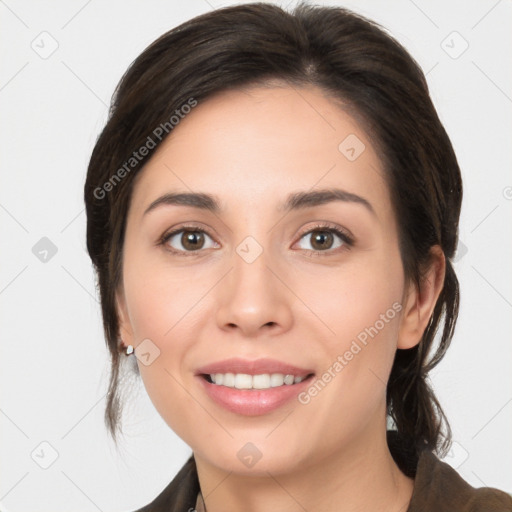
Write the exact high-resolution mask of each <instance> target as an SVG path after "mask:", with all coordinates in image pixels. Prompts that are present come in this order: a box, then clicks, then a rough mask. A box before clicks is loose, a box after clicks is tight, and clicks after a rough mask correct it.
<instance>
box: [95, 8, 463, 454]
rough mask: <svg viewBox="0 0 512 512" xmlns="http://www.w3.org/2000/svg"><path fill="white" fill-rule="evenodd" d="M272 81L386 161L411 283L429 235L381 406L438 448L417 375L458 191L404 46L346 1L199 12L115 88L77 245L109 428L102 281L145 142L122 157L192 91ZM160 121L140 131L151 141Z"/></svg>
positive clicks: (437, 321) (409, 433) (447, 302)
mask: <svg viewBox="0 0 512 512" xmlns="http://www.w3.org/2000/svg"><path fill="white" fill-rule="evenodd" d="M275 80H279V81H282V82H284V83H287V84H290V85H292V86H298V87H300V86H303V85H313V86H316V87H318V88H320V89H321V90H323V91H324V92H326V93H327V94H328V95H329V96H331V97H333V98H336V99H338V100H339V101H340V102H342V103H343V104H344V105H345V106H349V107H350V108H351V109H352V110H353V111H354V112H355V113H356V114H357V117H358V118H361V119H362V120H363V125H364V127H365V129H366V130H367V132H368V134H369V135H370V136H371V138H372V141H373V143H374V144H375V145H376V146H378V148H379V151H380V154H381V158H382V161H383V163H384V168H385V170H386V180H387V183H388V186H389V190H390V193H391V199H392V203H393V207H394V210H395V215H396V218H397V221H398V225H399V240H400V252H401V256H402V261H403V268H404V275H405V276H406V278H407V279H411V280H413V281H414V282H415V283H416V284H417V286H419V284H420V283H421V279H422V275H423V272H424V271H425V269H426V268H427V267H428V264H429V250H430V248H431V247H432V246H433V245H435V244H439V245H440V246H441V248H442V250H443V252H444V254H445V256H446V274H445V280H444V287H443V289H442V292H441V294H440V297H439V299H438V301H437V304H436V306H435V309H434V312H433V315H432V317H431V318H430V321H429V324H428V326H427V328H426V330H425V332H424V334H423V337H422V340H421V342H420V343H419V345H417V346H416V347H414V348H411V349H409V350H397V353H396V357H395V361H394V364H393V368H392V371H391V375H390V378H389V382H388V385H387V409H388V415H389V417H390V418H391V419H392V420H393V422H394V424H395V428H396V430H397V431H398V435H399V438H400V440H401V441H400V442H401V443H402V444H403V446H408V447H410V448H411V449H412V450H413V453H415V454H418V453H419V451H420V450H422V449H424V448H429V449H434V450H437V451H438V452H443V451H446V449H447V448H448V446H449V441H450V437H451V434H450V428H449V425H448V422H447V421H446V418H445V416H444V414H443V412H442V409H441V407H440V405H439V403H438V401H437V399H436V397H435V395H434V393H433V391H432V389H431V387H430V385H429V383H428V381H427V374H428V372H429V371H430V370H431V369H432V368H433V367H434V366H435V365H436V364H437V363H438V362H439V361H440V360H441V358H442V357H443V355H444V353H445V351H446V350H447V348H448V345H449V343H450V340H451V338H452V336H453V331H454V327H455V323H456V320H457V315H458V308H459V285H458V281H457V277H456V275H455V272H454V270H453V267H452V264H451V261H450V259H451V258H452V257H453V255H454V252H455V250H456V246H457V236H458V219H459V214H460V207H461V201H462V182H461V176H460V170H459V167H458V164H457V160H456V156H455V154H454V151H453V148H452V145H451V143H450V140H449V138H448V136H447V134H446V132H445V130H444V128H443V126H442V124H441V122H440V120H439V118H438V116H437V113H436V111H435V108H434V106H433V104H432V101H431V99H430V96H429V92H428V87H427V83H426V80H425V77H424V75H423V73H422V71H421V69H420V67H419V66H418V64H417V63H416V62H415V61H414V59H413V58H412V57H411V56H410V55H409V54H408V53H407V51H406V50H405V49H404V48H403V47H402V46H401V45H400V44H399V43H398V42H397V41H395V40H394V39H393V38H392V37H390V36H389V35H388V34H386V33H385V31H384V30H383V29H382V28H381V27H380V26H379V25H377V24H376V23H374V22H372V21H370V20H367V19H365V18H363V17H361V16H359V15H356V14H354V13H352V12H350V11H348V10H347V9H343V8H336V7H317V6H309V5H307V4H300V5H298V6H297V7H296V8H295V9H294V10H293V12H291V13H289V12H286V11H284V10H283V9H281V8H280V7H278V6H275V5H270V4H263V3H254V4H245V5H239V6H235V7H226V8H222V9H217V10H215V11H212V12H209V13H207V14H204V15H201V16H198V17H196V18H194V19H192V20H190V21H188V22H186V23H183V24H182V25H180V26H178V27H177V28H174V29H173V30H171V31H169V32H167V33H166V34H164V35H163V36H161V37H160V38H158V39H157V40H156V41H155V42H153V43H152V44H151V45H150V46H149V47H148V48H147V49H146V50H145V51H144V52H143V53H142V54H141V55H140V56H139V57H138V58H137V59H136V60H135V61H134V62H133V63H132V64H131V66H130V67H129V69H128V70H127V72H126V73H125V75H124V76H123V77H122V79H121V81H120V83H119V85H118V87H117V88H116V91H115V93H114V95H113V99H112V104H111V111H110V116H109V119H108V122H107V124H106V126H105V127H104V129H103V131H102V133H101V134H100V136H99V138H98V140H97V142H96V145H95V147H94V150H93V152H92V156H91V159H90V163H89V168H88V173H87V179H86V183H85V204H86V210H87V248H88V251H89V254H90V257H91V259H92V261H93V263H94V266H95V270H96V272H97V276H98V282H99V290H100V294H101V305H102V313H103V324H104V330H105V336H106V341H107V344H108V347H109V350H110V354H111V376H110V384H109V392H108V400H107V408H106V412H105V420H106V424H107V426H108V428H109V430H110V432H111V434H112V436H113V438H114V439H116V432H117V431H118V430H119V429H120V417H121V416H120V415H121V410H122V407H121V406H122V402H121V401H120V395H119V389H118V383H119V367H120V357H123V356H121V355H120V348H119V340H118V336H119V332H118V331H119V321H118V316H117V311H116V303H115V293H116V290H117V288H118V286H119V284H120V282H121V262H122V250H123V238H124V231H125V224H126V216H127V211H128V208H129V203H130V197H131V191H132V188H133V182H134V178H135V176H136V175H137V173H139V172H140V171H141V169H142V168H143V166H144V164H145V163H147V161H148V160H149V158H151V154H152V151H150V152H149V154H147V155H146V156H145V157H140V158H139V157H138V160H137V162H131V163H132V164H133V165H131V164H130V167H127V166H126V162H128V161H131V160H130V159H131V158H132V155H133V152H134V151H135V150H137V149H138V148H140V147H142V146H143V145H145V144H147V143H148V140H149V139H148V136H151V135H152V134H154V133H155V129H156V128H157V127H159V126H160V127H161V126H167V127H168V126H169V119H170V118H171V117H172V116H173V115H175V116H176V115H177V114H178V113H179V112H181V109H182V108H183V105H186V104H187V103H190V99H191V98H194V101H198V102H199V103H200V102H201V101H204V100H205V99H207V98H208V97H210V96H212V95H213V94H215V93H216V92H220V91H224V90H227V89H236V88H242V87H244V86H251V85H256V84H261V85H265V84H269V83H271V82H272V81H275ZM165 123H167V124H165ZM171 128H172V127H171ZM171 128H169V132H170V129H171ZM160 131H162V130H160ZM167 132H168V131H167V130H166V131H165V134H163V132H162V134H163V136H161V137H160V138H157V137H155V136H151V138H152V140H153V139H156V140H153V142H154V145H155V146H158V145H159V144H160V143H161V142H162V141H163V140H165V135H167ZM162 134H161V135H162ZM121 169H124V170H125V171H124V172H121ZM107 183H110V185H108V186H107ZM441 324H442V332H441V334H440V339H439V343H438V344H437V346H434V345H435V344H434V337H435V335H436V332H437V330H438V327H439V326H440V325H441Z"/></svg>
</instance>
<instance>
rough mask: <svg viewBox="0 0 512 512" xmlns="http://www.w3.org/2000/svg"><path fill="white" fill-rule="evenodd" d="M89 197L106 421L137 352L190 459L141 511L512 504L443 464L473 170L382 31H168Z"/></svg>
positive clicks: (145, 67) (124, 112)
mask: <svg viewBox="0 0 512 512" xmlns="http://www.w3.org/2000/svg"><path fill="white" fill-rule="evenodd" d="M85 201H86V207H87V219H88V224H87V246H88V250H89V254H90V256H91V258H92V261H93V263H94V265H95V268H96V271H97V274H98V280H99V287H100V292H101V300H102V312H103V320H104V327H105V334H106V339H107V342H108V346H109V349H110V353H111V355H112V373H111V381H110V389H109V399H108V406H107V411H106V420H107V424H108V426H109V428H110V430H111V432H112V434H113V436H114V438H115V436H116V432H117V431H118V429H119V416H120V411H121V404H120V401H119V390H118V382H119V378H120V375H122V373H121V372H122V370H121V368H122V362H123V356H122V354H123V352H124V353H126V354H127V355H131V357H132V359H134V362H135V369H136V371H137V372H139V373H140V376H141V377H142V380H143V382H144V385H145V387H146V389H147V391H148V394H149V396H150V398H151V400H152V402H153V404H154V405H155V407H156V409H157V410H158V412H159V413H160V415H161V416H162V418H163V419H164V420H165V421H166V422H167V424H168V425H169V426H170V427H171V428H172V429H173V430H174V431H175V432H176V433H177V434H178V435H179V436H180V437H181V438H182V439H183V440H184V441H185V442H186V443H187V444H188V445H189V446H190V447H191V448H192V450H193V455H192V456H191V457H190V459H189V460H188V461H187V463H186V464H185V465H184V467H183V468H182V470H181V471H180V473H179V474H178V475H177V476H176V477H175V478H174V480H173V481H172V482H171V483H170V484H169V486H168V487H167V488H166V489H164V490H163V491H162V493H161V494H160V495H159V496H158V497H157V498H156V499H155V500H154V501H153V502H152V503H150V504H148V505H147V506H146V507H143V508H142V509H140V510H141V511H149V510H151V511H159V510H162V511H164V510H165V511H169V510H176V511H178V510H180V511H183V510H190V509H194V508H195V509H196V510H208V512H217V511H221V510H229V511H235V510H242V509H243V510H255V511H259V510H308V511H317V510H318V511H327V510H329V511H330V510H336V511H344V510H356V509H357V510H386V511H399V510H400V511H405V510H407V511H410V512H414V511H419V510H436V511H439V510H450V511H469V510H472V511H476V510H482V511H483V510H485V511H486V512H488V511H491V510H499V511H504V510H512V498H510V497H509V496H508V495H507V494H506V493H504V492H502V491H499V490H496V489H492V488H482V489H474V488H472V487H470V486H469V485H468V484H467V483H466V482H464V481H463V480H462V479H461V478H460V477H459V476H458V474H457V473H456V472H455V471H454V470H453V469H452V468H451V467H450V466H448V465H446V464H445V463H442V462H440V461H439V459H438V458H437V456H436V454H443V453H445V451H446V449H447V448H448V446H449V443H450V429H449V426H448V423H447V421H446V419H445V417H444V414H443V412H442V410H441V407H440V406H439V403H438V402H437V400H436V398H435V396H434V393H433V392H432V389H431V388H430V387H429V384H428V382H427V380H426V379H427V375H428V372H429V371H430V370H431V369H432V368H433V367H434V366H435V365H436V364H437V363H438V362H439V361H440V360H441V358H442V357H443V355H444V353H445V351H446V350H447V348H448V345H449V343H450V340H451V338H452V335H453V330H454V327H455V323H456V319H457V313H458V304H459V295H458V290H459V288H458V281H457V278H456V275H455V273H454V270H453V266H452V263H451V258H453V256H454V253H455V250H456V246H457V232H458V219H459V214H460V207H461V201H462V183H461V176H460V170H459V167H458V164H457V160H456V157H455V154H454V152H453V149H452V146H451V144H450V141H449V139H448V136H447V134H446V132H445V130H444V128H443V126H442V125H441V123H440V121H439V118H438V116H437V114H436V112H435V109H434V107H433V105H432V102H431V100H430V97H429V94H428V89H427V85H426V81H425V78H424V76H423V74H422V72H421V70H420V68H419V66H418V65H417V64H416V63H415V61H414V60H413V59H412V58H411V57H410V56H409V55H408V53H407V52H406V51H405V50H404V49H403V48H402V47H401V46H400V45H399V44H398V43H397V42H396V41H395V40H393V39H392V38H391V37H390V36H388V35H387V34H385V33H384V32H383V31H382V30H381V29H380V28H379V27H378V26H377V25H376V24H374V23H372V22H371V21H369V20H366V19H364V18H362V17H359V16H357V15H355V14H353V13H351V12H349V11H347V10H345V9H340V8H317V7H310V6H306V5H301V6H299V7H297V8H296V9H295V10H294V11H293V13H287V12H285V11H283V10H282V9H280V8H279V7H277V6H272V5H266V4H246V5H242V6H237V7H229V8H224V9H219V10H216V11H214V12H211V13H208V14H205V15H202V16H199V17H197V18H195V19H193V20H191V21H189V22H187V23H184V24H183V25H181V26H180V27H178V28H176V29H173V30H171V31H170V32H168V33H167V34H164V35H163V36H162V37H160V38H159V39H158V40H157V41H155V42H154V43H153V44H152V45H150V47H149V48H147V49H146V50H145V51H144V52H143V53H142V54H141V55H140V56H139V57H138V58H137V59H136V61H135V62H134V63H133V64H132V66H131V67H130V68H129V70H128V71H127V73H126V74H125V76H124V77H123V79H122V80H121V82H120V84H119V86H118V88H117V90H116V93H115V97H114V100H113V104H112V112H111V116H110V119H109V120H108V122H107V124H106V126H105V128H104V130H103V132H102V134H101V136H100V137H99V139H98V141H97V143H96V146H95V148H94V150H93V154H92V157H91V161H90V164H89V169H88V175H87V181H86V185H85ZM438 328H439V330H440V341H439V343H434V335H435V333H436V331H437V330H438ZM132 354H135V356H136V357H135V358H134V356H133V355H132ZM124 359H126V358H124ZM387 421H390V422H391V423H392V424H393V428H392V429H391V430H389V431H387V430H386V428H387V427H386V425H387Z"/></svg>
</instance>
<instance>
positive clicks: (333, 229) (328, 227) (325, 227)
mask: <svg viewBox="0 0 512 512" xmlns="http://www.w3.org/2000/svg"><path fill="white" fill-rule="evenodd" d="M183 231H189V232H193V233H196V232H198V233H204V234H205V235H208V236H209V237H210V238H213V237H212V236H211V235H210V234H209V233H208V231H206V230H204V229H202V228H199V227H198V226H193V225H185V226H180V227H179V228H177V229H175V230H173V231H171V232H169V233H164V235H162V237H161V238H160V240H159V241H158V245H162V246H164V245H166V244H167V242H168V241H169V240H170V239H171V238H172V237H173V236H174V235H177V234H178V233H181V232H183ZM315 231H324V232H328V233H334V234H335V235H337V236H338V237H339V238H340V239H341V240H342V242H343V245H342V246H341V247H337V248H336V249H334V250H330V249H327V250H325V251H319V250H311V249H302V250H303V251H304V252H305V253H306V254H308V255H310V256H329V255H331V254H333V253H335V254H336V253H338V252H339V251H343V250H349V249H350V248H351V247H353V246H354V239H353V238H352V236H350V235H349V234H348V233H347V232H345V231H344V230H342V229H340V228H339V227H337V226H335V225H333V224H329V223H319V224H317V225H316V226H314V227H312V228H310V229H308V230H307V231H306V232H304V233H302V234H301V235H300V237H299V240H300V239H302V238H303V237H304V236H306V235H310V234H311V233H314V232H315ZM166 249H167V250H168V251H170V252H171V253H173V254H175V255H177V256H184V257H188V256H196V255H197V254H199V253H200V252H201V250H197V251H179V250H176V249H174V248H172V247H170V246H169V247H167V248H166ZM324 253H325V254H324Z"/></svg>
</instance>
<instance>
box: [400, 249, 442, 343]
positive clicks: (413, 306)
mask: <svg viewBox="0 0 512 512" xmlns="http://www.w3.org/2000/svg"><path fill="white" fill-rule="evenodd" d="M445 271H446V260H445V257H444V253H443V250H442V249H441V247H440V246H439V245H434V246H433V247H432V248H431V249H430V263H429V267H428V270H427V272H426V273H425V274H424V276H423V279H422V281H421V283H420V288H419V289H418V287H417V286H416V284H415V283H412V282H411V283H410V284H409V289H408V290H407V289H406V290H405V291H404V298H403V302H402V303H403V304H404V303H405V307H404V312H403V315H402V319H401V324H400V331H399V333H398V345H397V348H401V349H408V348H412V347H414V346H415V345H417V344H418V343H419V342H420V341H421V338H422V336H423V333H424V332H425V329H426V328H427V325H428V322H429V320H430V317H431V316H432V312H433V311H434V307H435V305H436V302H437V299H438V297H439V294H440V293H441V290H442V289H443V285H444V276H445Z"/></svg>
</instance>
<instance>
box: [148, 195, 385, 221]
mask: <svg viewBox="0 0 512 512" xmlns="http://www.w3.org/2000/svg"><path fill="white" fill-rule="evenodd" d="M333 201H344V202H348V203H357V204H361V205H363V206H364V207H365V208H367V209H368V211H370V212H371V213H372V214H373V215H375V210H374V209H373V207H372V205H371V204H370V203H369V202H368V201H367V200H366V199H365V198H363V197H361V196H358V195H357V194H353V193H352V192H347V191H345V190H341V189H338V188H329V189H323V190H313V191H309V192H295V193H293V194H290V195H289V196H288V198H287V199H286V201H285V202H284V203H283V204H282V205H281V206H279V208H278V211H284V212H289V211H291V210H299V209H302V208H312V207H314V206H320V205H322V204H326V203H330V202H333ZM161 205H181V206H192V207H194V208H199V209H201V210H207V211H211V212H213V213H220V212H222V208H221V206H220V201H219V200H218V199H217V198H216V197H215V196H213V195H210V194H205V193H202V192H174V193H168V194H164V195H163V196H161V197H159V198H158V199H155V200H154V201H153V202H152V203H151V204H150V205H149V206H148V207H147V208H146V211H145V212H144V215H146V213H149V212H150V211H152V210H154V209H155V208H157V207H158V206H161Z"/></svg>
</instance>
